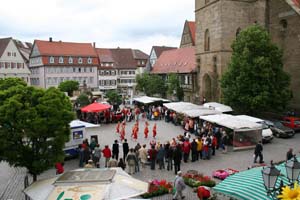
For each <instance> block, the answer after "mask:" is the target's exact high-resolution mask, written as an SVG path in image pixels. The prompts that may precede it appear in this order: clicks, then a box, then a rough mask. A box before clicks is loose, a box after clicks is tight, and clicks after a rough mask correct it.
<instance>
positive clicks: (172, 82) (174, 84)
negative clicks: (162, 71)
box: [167, 74, 184, 101]
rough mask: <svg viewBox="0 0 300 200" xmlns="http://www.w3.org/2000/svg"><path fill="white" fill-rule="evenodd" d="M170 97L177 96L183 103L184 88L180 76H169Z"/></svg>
mask: <svg viewBox="0 0 300 200" xmlns="http://www.w3.org/2000/svg"><path fill="white" fill-rule="evenodd" d="M167 84H168V95H171V96H173V95H174V94H175V95H176V97H177V99H178V100H179V101H181V100H182V99H183V96H184V92H183V89H182V87H181V86H180V80H179V76H178V75H177V74H168V83H167Z"/></svg>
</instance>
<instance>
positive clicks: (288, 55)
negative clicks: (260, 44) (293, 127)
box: [269, 0, 300, 111]
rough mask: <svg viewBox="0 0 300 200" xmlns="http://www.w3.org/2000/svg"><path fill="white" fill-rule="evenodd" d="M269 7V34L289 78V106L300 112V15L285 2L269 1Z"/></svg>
mask: <svg viewBox="0 0 300 200" xmlns="http://www.w3.org/2000/svg"><path fill="white" fill-rule="evenodd" d="M269 5H270V11H269V13H270V17H269V22H270V24H269V29H270V34H271V37H272V40H273V41H274V42H275V43H276V44H278V45H279V46H280V47H281V48H282V49H283V53H284V56H283V62H284V70H285V71H286V72H288V73H289V74H290V76H291V89H292V91H293V99H292V101H291V105H290V106H291V107H292V108H294V109H297V110H298V111H300V15H299V14H298V13H297V12H295V11H294V10H293V8H292V7H291V6H290V5H289V4H287V3H286V2H285V1H278V0H271V1H270V4H269ZM285 23H286V24H285Z"/></svg>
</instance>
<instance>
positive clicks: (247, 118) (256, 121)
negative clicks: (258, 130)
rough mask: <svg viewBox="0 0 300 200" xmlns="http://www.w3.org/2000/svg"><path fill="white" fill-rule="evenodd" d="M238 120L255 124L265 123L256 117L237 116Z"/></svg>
mask: <svg viewBox="0 0 300 200" xmlns="http://www.w3.org/2000/svg"><path fill="white" fill-rule="evenodd" d="M236 117H237V118H239V119H242V120H248V121H250V122H255V123H262V122H264V120H262V119H259V118H256V117H252V116H249V115H236Z"/></svg>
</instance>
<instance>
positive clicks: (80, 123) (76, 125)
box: [70, 120, 100, 128]
mask: <svg viewBox="0 0 300 200" xmlns="http://www.w3.org/2000/svg"><path fill="white" fill-rule="evenodd" d="M70 127H71V128H79V127H85V128H94V127H100V125H98V124H91V123H88V122H84V121H80V120H73V121H71V122H70Z"/></svg>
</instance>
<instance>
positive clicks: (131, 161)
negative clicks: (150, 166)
mask: <svg viewBox="0 0 300 200" xmlns="http://www.w3.org/2000/svg"><path fill="white" fill-rule="evenodd" d="M126 161H127V164H128V170H129V172H128V173H129V174H134V173H135V164H136V156H135V153H134V150H133V149H130V150H129V153H128V155H127V157H126Z"/></svg>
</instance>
